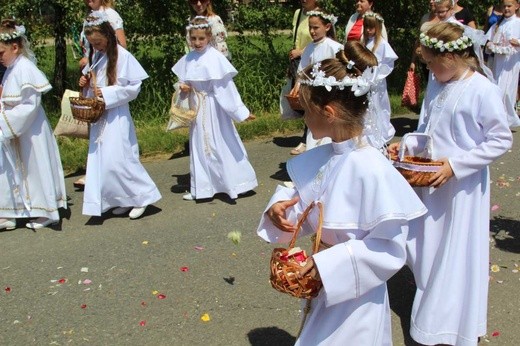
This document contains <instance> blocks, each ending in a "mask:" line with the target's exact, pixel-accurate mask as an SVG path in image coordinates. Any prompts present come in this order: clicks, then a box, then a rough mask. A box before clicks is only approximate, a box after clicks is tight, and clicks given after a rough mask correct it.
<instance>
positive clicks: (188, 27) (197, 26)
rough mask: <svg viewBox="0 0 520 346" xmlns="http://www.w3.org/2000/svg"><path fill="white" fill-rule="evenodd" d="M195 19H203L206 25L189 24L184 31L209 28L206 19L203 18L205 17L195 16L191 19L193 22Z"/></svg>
mask: <svg viewBox="0 0 520 346" xmlns="http://www.w3.org/2000/svg"><path fill="white" fill-rule="evenodd" d="M195 19H204V20H205V21H206V23H201V24H191V23H190V24H188V26H187V27H186V31H190V30H193V29H207V28H209V27H211V25H210V24H209V23H208V17H205V16H195V18H193V20H195ZM193 20H192V21H193Z"/></svg>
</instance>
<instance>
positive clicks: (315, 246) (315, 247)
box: [289, 202, 323, 255]
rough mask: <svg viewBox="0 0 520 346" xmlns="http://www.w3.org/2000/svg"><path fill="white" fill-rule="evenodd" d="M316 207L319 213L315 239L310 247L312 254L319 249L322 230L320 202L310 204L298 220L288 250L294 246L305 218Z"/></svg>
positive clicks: (321, 205)
mask: <svg viewBox="0 0 520 346" xmlns="http://www.w3.org/2000/svg"><path fill="white" fill-rule="evenodd" d="M316 204H317V205H318V209H319V211H320V213H319V216H318V230H317V231H316V238H315V239H314V244H313V246H312V254H313V255H314V254H315V253H317V252H318V250H319V248H320V243H321V232H322V228H323V204H321V202H312V203H311V204H310V205H309V206H308V207H307V208H306V209H305V210H304V211H303V214H302V215H301V217H300V219H299V220H298V223H297V224H296V231H294V233H293V236H292V239H291V242H290V243H289V249H292V248H293V247H294V245H295V244H296V238H298V233H300V230H301V228H302V224H303V223H304V222H305V220H307V217H308V216H309V213H310V212H311V210H312V209H313V208H314V206H315V205H316Z"/></svg>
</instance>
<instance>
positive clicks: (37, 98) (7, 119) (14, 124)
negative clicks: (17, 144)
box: [0, 88, 41, 139]
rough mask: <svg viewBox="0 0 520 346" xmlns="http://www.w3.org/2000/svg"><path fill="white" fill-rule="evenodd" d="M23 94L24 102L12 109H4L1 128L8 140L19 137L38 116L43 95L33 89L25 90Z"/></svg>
mask: <svg viewBox="0 0 520 346" xmlns="http://www.w3.org/2000/svg"><path fill="white" fill-rule="evenodd" d="M21 93H22V100H23V101H22V102H21V103H19V104H17V105H16V106H14V107H13V108H11V109H4V111H3V112H2V114H1V116H0V128H2V131H3V133H4V137H5V138H6V139H11V138H16V137H19V136H20V135H21V134H22V133H24V132H25V131H27V130H28V129H29V128H30V127H31V124H32V123H33V121H34V119H35V118H36V117H37V116H38V107H39V106H40V104H41V93H40V92H38V91H36V90H34V89H32V88H26V89H23V90H22V91H21Z"/></svg>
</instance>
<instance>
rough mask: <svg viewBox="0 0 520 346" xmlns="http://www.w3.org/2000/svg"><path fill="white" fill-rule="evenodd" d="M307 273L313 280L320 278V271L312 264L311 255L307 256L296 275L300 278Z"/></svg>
mask: <svg viewBox="0 0 520 346" xmlns="http://www.w3.org/2000/svg"><path fill="white" fill-rule="evenodd" d="M307 273H309V274H310V275H311V278H313V279H314V280H321V277H320V272H319V271H318V268H317V267H316V265H315V264H314V259H313V258H312V257H309V258H307V263H306V264H305V265H304V266H303V268H302V269H300V271H299V272H298V277H299V278H300V279H301V278H303V276H304V275H305V274H307Z"/></svg>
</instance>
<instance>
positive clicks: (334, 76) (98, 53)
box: [0, 0, 520, 345]
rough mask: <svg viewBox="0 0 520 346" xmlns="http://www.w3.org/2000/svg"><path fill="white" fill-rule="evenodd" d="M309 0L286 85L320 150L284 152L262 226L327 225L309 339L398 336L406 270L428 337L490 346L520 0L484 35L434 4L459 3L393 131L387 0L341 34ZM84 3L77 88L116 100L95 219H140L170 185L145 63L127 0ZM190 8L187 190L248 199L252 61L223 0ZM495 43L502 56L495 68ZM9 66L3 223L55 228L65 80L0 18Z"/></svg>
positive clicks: (92, 185) (413, 329) (265, 230)
mask: <svg viewBox="0 0 520 346" xmlns="http://www.w3.org/2000/svg"><path fill="white" fill-rule="evenodd" d="M301 1H302V4H303V3H308V2H310V3H312V5H313V6H310V7H309V8H312V10H308V11H307V10H305V7H303V9H302V10H301V12H300V13H299V14H298V17H297V18H298V19H297V20H299V21H300V20H302V17H304V19H305V20H306V22H307V23H308V30H309V35H310V37H311V41H310V43H309V44H308V45H307V46H306V47H305V48H304V49H303V50H302V51H301V52H300V53H301V56H300V58H301V60H300V62H299V66H298V68H297V72H298V74H297V79H296V80H295V81H294V86H293V87H292V90H291V91H290V94H291V95H292V96H293V97H296V98H298V100H299V103H300V106H301V108H302V109H303V111H301V110H300V113H303V119H304V121H305V124H306V126H307V127H308V131H307V135H306V143H305V144H306V145H305V147H306V150H304V151H303V152H302V153H299V155H297V156H296V157H294V158H293V159H291V160H289V161H288V162H287V173H288V175H289V177H290V179H291V182H290V184H286V186H278V187H277V188H276V191H275V193H274V194H273V196H272V198H271V199H270V201H269V202H268V204H267V207H266V208H265V210H264V213H263V214H262V218H261V220H260V224H259V226H258V229H257V233H258V236H259V237H261V238H262V239H264V240H266V241H268V242H272V243H288V242H289V241H290V239H291V238H292V235H293V233H294V232H295V231H296V225H297V223H298V220H299V219H300V217H301V215H302V213H304V211H306V210H310V212H309V214H308V216H307V219H306V221H305V222H304V223H303V226H302V231H301V232H300V234H299V236H307V235H312V234H314V233H316V231H317V229H318V228H320V233H321V241H320V244H319V248H320V250H319V251H318V252H317V253H316V254H314V255H312V256H311V257H309V258H308V259H307V261H306V262H305V265H304V266H302V267H301V269H300V270H299V272H298V274H297V275H298V277H300V278H303V277H304V276H307V277H311V278H312V279H314V280H318V281H320V282H321V283H322V288H321V290H320V292H319V293H318V295H317V296H316V297H315V298H314V299H312V301H309V304H308V309H306V310H305V316H304V317H303V323H302V328H301V330H300V333H299V335H298V336H297V340H296V344H297V345H342V344H352V345H390V344H392V334H391V326H390V304H389V297H388V292H387V286H386V283H387V281H388V280H389V279H390V278H391V277H392V276H393V275H394V274H395V273H396V272H398V271H399V270H400V269H401V268H402V267H403V266H405V265H406V266H408V267H409V268H410V269H411V271H412V273H413V275H414V279H415V283H416V285H417V291H416V293H415V298H414V301H413V307H412V312H411V322H410V335H411V337H412V338H413V339H414V340H415V341H416V342H418V343H419V344H423V345H437V344H446V345H476V344H477V343H478V341H479V337H481V336H483V335H485V334H486V321H487V319H486V318H487V301H488V262H489V241H488V234H489V219H490V209H491V206H490V173H489V166H490V165H491V164H492V163H493V162H494V161H495V160H496V159H498V158H499V157H500V156H501V155H503V154H504V153H505V152H507V150H509V149H510V148H511V146H512V133H511V130H510V128H513V127H516V126H519V125H520V119H519V118H518V115H517V114H516V110H515V105H516V95H517V88H518V74H519V70H520V42H519V40H520V32H519V31H518V30H520V25H519V24H520V19H519V18H517V17H516V15H515V10H517V9H518V7H519V5H518V2H516V0H503V6H504V12H503V13H504V14H503V18H502V19H501V20H499V21H498V22H497V23H496V24H494V25H493V26H492V27H491V28H490V29H489V31H488V33H487V35H484V33H483V32H480V31H479V30H477V29H474V28H471V27H468V26H465V25H463V24H461V23H459V22H458V21H457V20H455V19H454V18H455V16H454V15H453V13H452V12H450V11H452V7H453V4H454V3H452V2H451V0H448V2H449V3H447V4H445V2H446V1H443V0H439V1H436V4H435V5H436V6H447V10H446V13H443V14H442V18H440V17H441V16H439V22H438V23H436V24H435V25H433V26H432V27H430V28H429V29H428V30H427V31H425V32H423V33H421V35H420V37H419V38H418V42H419V43H420V55H421V59H422V61H423V63H424V64H426V66H427V67H428V69H429V78H428V85H427V89H426V93H425V96H424V100H423V103H422V107H421V112H420V115H419V123H418V127H417V129H416V130H415V131H414V132H413V133H410V134H409V135H406V136H405V137H404V138H403V141H401V142H396V141H395V140H394V135H395V129H394V127H393V125H392V123H391V121H390V119H391V108H390V101H389V97H388V92H387V87H386V81H385V79H386V77H387V76H388V75H389V74H390V73H391V72H392V71H393V69H394V64H395V61H396V60H397V59H398V56H397V54H396V53H395V52H394V50H393V49H392V47H391V45H390V43H389V41H388V39H387V32H386V29H385V27H384V18H383V16H382V15H381V14H380V13H376V12H373V11H372V10H371V9H372V5H373V1H370V0H358V9H359V10H358V17H359V18H358V19H356V20H355V24H352V23H350V25H351V28H349V29H350V30H351V32H350V34H349V35H348V36H347V39H346V40H345V42H341V43H339V42H337V41H336V36H335V28H334V25H335V24H336V22H337V17H336V16H335V15H334V14H332V13H327V12H326V11H324V10H322V9H320V7H319V4H318V1H315V0H312V1H311V0H301ZM90 2H94V3H95V4H94V5H92V4H90ZM85 3H86V4H87V5H88V6H90V7H91V9H93V10H92V11H91V12H89V13H88V15H87V17H86V18H85V21H84V25H83V31H82V37H83V38H84V41H85V57H84V59H83V61H82V66H81V77H80V78H79V80H78V85H79V86H80V87H81V88H83V89H84V90H85V96H87V97H93V98H95V97H97V98H100V99H102V100H103V101H104V104H105V111H104V113H103V115H102V117H101V118H100V120H98V121H97V122H95V123H92V124H90V129H89V151H88V158H87V165H86V175H85V179H84V180H85V184H84V193H83V214H84V215H89V216H101V215H102V214H103V213H106V212H110V213H112V214H114V215H126V214H128V216H129V218H130V219H132V220H135V219H139V218H142V217H145V216H146V215H147V214H146V210H147V207H148V206H150V205H152V204H154V203H156V202H157V201H158V200H160V199H161V198H162V197H163V196H162V195H161V192H160V191H159V189H158V188H157V186H156V184H155V183H154V181H153V179H152V178H151V176H150V175H149V174H148V173H147V171H146V169H145V167H144V166H143V165H142V163H141V162H140V159H139V148H138V144H137V137H136V130H135V126H134V123H133V120H132V116H131V113H130V108H129V102H131V101H132V100H134V99H136V98H137V97H138V95H139V92H140V90H141V85H142V83H143V82H145V80H146V79H147V78H148V74H147V73H146V71H145V70H144V69H143V68H142V67H141V65H140V63H139V62H138V61H137V59H136V58H135V57H134V56H133V55H132V53H130V52H129V51H128V50H126V49H125V48H124V47H123V46H125V45H126V39H125V38H124V31H122V28H123V24H122V20H121V21H119V20H120V19H121V18H120V17H119V15H117V12H115V10H113V7H114V4H113V2H112V1H105V0H103V1H102V0H94V1H89V2H87V1H86V2H85ZM188 5H189V6H190V9H191V10H192V16H191V18H190V19H189V23H188V24H187V26H186V40H187V41H186V54H185V55H184V56H183V57H182V58H181V59H180V60H179V61H177V62H175V63H173V64H172V65H173V66H172V68H171V71H172V78H175V79H176V81H177V82H178V83H177V85H176V87H177V88H178V89H179V93H180V95H181V97H182V98H184V99H185V100H186V102H187V103H188V104H189V105H191V108H192V109H194V110H196V111H195V118H194V119H193V121H192V122H191V124H190V125H189V147H190V189H189V191H187V192H186V194H184V195H183V199H184V200H187V201H193V200H201V199H212V198H214V196H215V195H216V194H221V193H223V194H226V195H227V196H228V198H229V199H231V200H236V199H237V198H238V197H239V196H240V195H243V194H246V193H247V192H249V191H252V190H255V189H257V188H258V185H259V184H258V181H257V177H256V173H255V170H254V167H253V166H252V165H251V163H250V161H249V159H248V155H247V152H246V149H245V146H244V145H243V143H242V140H241V139H240V136H239V134H238V132H237V130H236V128H235V125H234V123H235V122H243V121H254V120H255V119H256V117H255V115H254V114H252V112H251V111H250V110H249V108H248V107H247V105H246V104H244V102H243V101H242V98H241V96H240V94H239V91H238V89H237V87H236V85H235V83H234V82H233V77H235V76H236V75H237V73H240V72H239V71H237V70H236V69H235V67H234V66H233V65H232V63H231V61H232V54H231V53H232V52H231V51H230V50H229V48H228V46H227V44H226V42H225V38H226V36H227V32H226V31H225V27H224V25H223V23H222V20H221V19H220V17H219V16H218V15H216V14H215V13H214V11H213V8H212V6H211V1H210V0H196V1H195V0H188ZM307 5H308V4H307ZM367 9H368V10H367ZM107 12H108V13H107ZM114 12H115V14H114ZM361 13H363V14H361ZM114 18H116V19H114ZM295 18H296V16H295ZM114 21H116V22H117V23H118V24H117V25H116V24H114ZM296 27H297V26H296ZM355 32H357V33H358V34H359V38H358V39H352V37H353V36H352V35H353V34H354V33H355ZM349 37H350V38H349ZM123 43H124V44H123ZM484 50H485V51H487V52H492V53H493V54H494V59H493V62H492V65H491V70H490V69H489V68H488V66H487V65H486V64H485V62H484V60H483V55H482V53H483V51H484ZM0 63H1V64H2V65H4V66H5V67H6V68H7V69H6V71H5V74H4V76H3V79H2V83H1V88H0V95H1V96H0V106H1V109H0V230H2V229H9V230H10V229H15V228H17V227H21V225H20V224H19V222H17V221H18V220H19V219H28V220H29V221H28V222H27V223H26V225H25V226H26V227H27V228H31V229H35V230H36V229H41V228H44V227H48V226H52V225H54V224H56V223H59V222H60V213H59V211H60V209H62V208H67V196H66V191H65V182H64V174H63V169H62V166H61V160H60V154H59V150H58V145H57V143H56V140H55V138H54V135H53V134H52V129H51V127H50V123H49V121H48V119H47V117H46V115H45V111H44V109H43V107H42V105H41V97H42V94H44V93H46V92H47V91H49V90H50V89H51V85H50V84H49V82H48V80H47V78H46V77H45V75H44V74H43V73H42V72H41V71H40V70H39V69H38V67H37V65H36V60H35V56H34V53H33V52H32V51H31V49H30V45H29V44H28V42H27V37H26V32H25V28H24V27H23V26H21V25H20V24H19V23H17V22H16V21H15V20H12V19H6V20H3V21H2V22H1V24H0ZM515 78H516V79H515ZM288 105H289V104H287V103H286V104H285V106H286V107H287V106H288ZM282 111H283V110H282ZM405 152H407V154H408V155H411V156H414V155H418V156H420V155H426V158H427V159H429V160H431V161H434V162H436V163H437V166H436V169H435V170H432V171H428V172H430V173H431V174H430V175H429V176H428V178H427V180H426V183H425V184H422V185H414V184H411V183H410V180H409V179H408V181H407V177H405V176H403V175H402V174H401V173H400V172H399V171H398V170H397V169H396V168H395V167H394V164H395V161H399V159H398V158H400V159H403V158H404V153H405ZM412 185H413V186H412ZM269 188H271V187H269ZM186 203H188V202H186ZM191 203H193V202H191ZM315 205H320V208H314V206H315ZM475 211H478V212H476V213H475ZM439 302H442V304H440V303H439Z"/></svg>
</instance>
